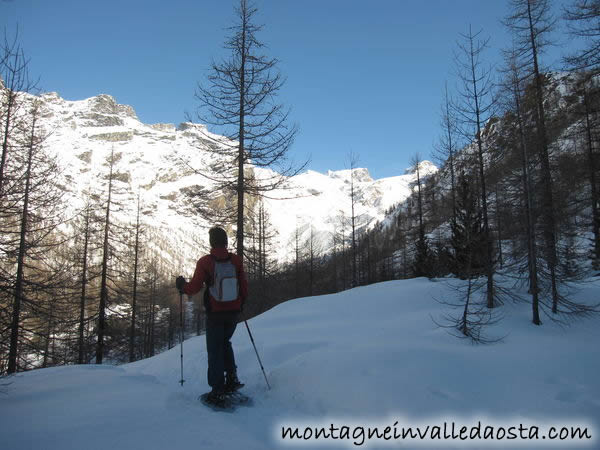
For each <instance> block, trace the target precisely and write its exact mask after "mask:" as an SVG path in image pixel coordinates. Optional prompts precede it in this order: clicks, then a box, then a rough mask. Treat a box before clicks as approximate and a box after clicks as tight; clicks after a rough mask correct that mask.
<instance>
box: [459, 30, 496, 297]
mask: <svg viewBox="0 0 600 450" xmlns="http://www.w3.org/2000/svg"><path fill="white" fill-rule="evenodd" d="M461 37H462V42H458V44H457V45H458V53H457V54H456V55H455V58H454V60H455V64H456V68H457V73H458V76H459V79H460V89H459V92H460V100H459V101H458V102H457V103H456V105H455V111H456V113H457V116H458V118H459V120H460V122H461V125H462V127H461V132H462V133H463V135H464V136H465V137H468V138H470V139H472V138H473V137H474V139H475V148H476V152H477V166H478V174H479V186H480V197H481V209H482V212H483V228H484V233H485V238H486V240H487V244H486V245H487V251H486V276H487V292H486V296H487V306H488V308H493V307H494V306H495V305H494V261H493V250H492V239H491V232H490V226H489V219H488V198H487V196H488V193H487V186H486V167H485V162H486V158H485V157H484V153H485V149H484V145H485V144H484V140H483V136H482V133H483V125H484V124H485V123H486V122H487V121H488V120H489V118H491V117H492V116H493V113H494V108H495V101H494V95H493V94H494V93H493V89H494V84H493V81H492V73H491V69H490V68H486V67H485V66H484V62H483V60H482V57H483V53H484V51H485V50H486V49H487V47H488V43H489V38H486V39H484V38H482V31H479V32H477V33H473V31H472V29H471V27H470V26H469V31H468V33H467V34H461Z"/></svg>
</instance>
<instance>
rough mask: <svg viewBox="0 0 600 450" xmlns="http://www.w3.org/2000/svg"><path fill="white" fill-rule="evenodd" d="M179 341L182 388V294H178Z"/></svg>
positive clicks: (182, 381) (181, 381)
mask: <svg viewBox="0 0 600 450" xmlns="http://www.w3.org/2000/svg"><path fill="white" fill-rule="evenodd" d="M179 341H180V342H181V380H179V382H180V383H181V387H183V383H184V381H185V380H184V379H183V292H181V291H180V292H179Z"/></svg>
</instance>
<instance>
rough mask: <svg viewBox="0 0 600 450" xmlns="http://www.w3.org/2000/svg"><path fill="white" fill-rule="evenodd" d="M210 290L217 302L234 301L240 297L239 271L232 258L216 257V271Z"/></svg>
mask: <svg viewBox="0 0 600 450" xmlns="http://www.w3.org/2000/svg"><path fill="white" fill-rule="evenodd" d="M209 291H210V295H211V297H212V298H213V299H214V300H215V301H217V302H232V301H235V300H237V299H238V279H237V271H236V269H235V265H234V264H233V263H232V262H231V258H229V259H226V260H224V261H219V260H217V259H215V273H214V276H213V283H212V285H211V286H210V287H209Z"/></svg>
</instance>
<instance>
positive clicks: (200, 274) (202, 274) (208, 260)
mask: <svg viewBox="0 0 600 450" xmlns="http://www.w3.org/2000/svg"><path fill="white" fill-rule="evenodd" d="M230 255H231V262H232V263H233V265H234V266H235V269H236V272H237V279H238V283H239V293H240V303H239V304H240V305H243V303H244V301H245V300H246V297H248V280H247V279H246V273H245V272H244V265H243V263H242V258H240V257H239V256H238V255H236V254H233V253H229V252H228V251H227V249H226V248H213V249H212V250H211V251H210V255H206V256H203V257H202V258H200V259H199V260H198V262H197V263H196V270H195V271H194V276H193V277H192V279H191V280H190V282H189V283H186V284H185V285H184V287H183V291H184V292H185V293H186V294H188V295H194V294H197V293H198V292H200V290H201V289H202V287H203V286H204V284H206V285H208V283H210V282H211V281H212V279H213V274H214V271H215V258H216V259H218V260H222V259H227V258H229V256H230Z"/></svg>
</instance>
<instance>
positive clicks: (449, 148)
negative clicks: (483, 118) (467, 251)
mask: <svg viewBox="0 0 600 450" xmlns="http://www.w3.org/2000/svg"><path fill="white" fill-rule="evenodd" d="M452 103H453V101H452V99H451V98H450V95H449V94H448V83H446V85H445V90H444V100H443V103H442V109H441V116H440V125H441V127H442V134H441V135H440V139H439V143H438V144H437V146H436V149H435V150H436V157H437V159H438V160H439V163H440V164H441V165H444V166H445V167H446V168H447V169H448V170H449V171H450V196H451V197H450V198H451V200H452V204H451V206H452V211H453V212H452V218H453V220H455V219H456V215H455V213H454V209H455V208H456V161H455V159H456V152H457V149H458V142H457V141H458V137H457V136H456V132H457V129H456V128H457V123H456V117H455V114H454V110H453V108H452V106H451V105H452Z"/></svg>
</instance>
